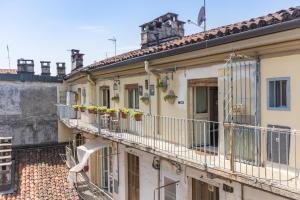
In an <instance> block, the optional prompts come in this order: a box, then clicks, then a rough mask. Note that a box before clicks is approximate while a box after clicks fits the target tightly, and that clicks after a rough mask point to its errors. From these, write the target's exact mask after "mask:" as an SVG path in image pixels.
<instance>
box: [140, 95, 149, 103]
mask: <svg viewBox="0 0 300 200" xmlns="http://www.w3.org/2000/svg"><path fill="white" fill-rule="evenodd" d="M149 99H150V97H149V96H148V95H146V94H145V95H144V96H142V97H141V98H140V100H141V101H142V102H143V103H144V104H148V103H149Z"/></svg>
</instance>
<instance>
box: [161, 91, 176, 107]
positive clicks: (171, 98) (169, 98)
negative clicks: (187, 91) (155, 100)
mask: <svg viewBox="0 0 300 200" xmlns="http://www.w3.org/2000/svg"><path fill="white" fill-rule="evenodd" d="M177 98H178V97H177V96H176V95H175V93H174V91H173V90H170V91H169V93H168V94H167V95H166V96H165V97H164V100H165V101H168V102H169V103H171V104H173V103H175V100H176V99H177Z"/></svg>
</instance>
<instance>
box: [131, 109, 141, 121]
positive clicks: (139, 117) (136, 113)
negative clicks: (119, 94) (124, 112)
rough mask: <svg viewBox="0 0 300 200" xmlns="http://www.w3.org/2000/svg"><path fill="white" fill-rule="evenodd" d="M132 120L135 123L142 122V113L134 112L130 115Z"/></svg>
mask: <svg viewBox="0 0 300 200" xmlns="http://www.w3.org/2000/svg"><path fill="white" fill-rule="evenodd" d="M132 116H133V118H134V119H135V121H142V119H143V112H142V111H139V110H136V111H134V112H133V113H132Z"/></svg>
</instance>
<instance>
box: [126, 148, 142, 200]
mask: <svg viewBox="0 0 300 200" xmlns="http://www.w3.org/2000/svg"><path fill="white" fill-rule="evenodd" d="M127 163H128V191H127V192H128V199H130V200H139V199H140V167H139V157H137V156H135V155H133V154H130V153H128V156H127Z"/></svg>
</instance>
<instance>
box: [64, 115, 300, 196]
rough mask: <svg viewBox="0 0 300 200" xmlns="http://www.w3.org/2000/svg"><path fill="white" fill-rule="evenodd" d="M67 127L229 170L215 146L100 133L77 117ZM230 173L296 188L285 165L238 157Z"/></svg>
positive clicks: (67, 121) (295, 180)
mask: <svg viewBox="0 0 300 200" xmlns="http://www.w3.org/2000/svg"><path fill="white" fill-rule="evenodd" d="M61 121H63V122H64V123H65V124H66V125H67V126H68V127H70V128H76V129H78V130H81V131H85V132H88V133H92V134H95V135H99V136H103V137H105V138H109V139H111V140H114V141H119V142H126V143H129V144H132V145H134V146H141V147H144V148H146V149H147V148H148V149H152V150H155V152H156V153H161V154H163V155H165V156H166V157H168V158H170V157H172V158H173V159H175V160H176V159H178V160H179V159H181V160H184V161H187V162H189V163H193V164H195V165H196V166H199V168H201V169H206V167H207V168H208V169H216V170H221V171H225V172H229V173H232V172H231V171H230V160H229V159H228V158H226V157H225V156H224V155H222V153H221V152H220V148H218V152H217V154H215V153H211V152H208V151H205V150H203V147H201V148H202V149H201V151H200V149H199V148H196V149H191V148H187V147H185V146H184V145H178V144H174V143H171V142H167V141H163V140H158V139H154V138H151V137H146V136H140V135H137V134H130V133H126V132H114V131H109V130H108V129H101V131H100V134H99V131H98V128H97V125H96V124H95V125H93V124H89V123H85V122H83V121H81V120H77V119H63V120H61ZM234 169H235V170H234V173H233V174H234V175H243V176H244V177H247V178H249V179H250V180H252V181H253V182H257V181H259V182H263V183H266V184H267V185H272V186H279V187H281V188H282V187H284V188H289V189H292V190H294V191H298V190H299V186H298V185H299V184H300V180H299V177H298V171H297V170H296V171H295V169H291V168H290V167H289V168H287V166H286V165H278V164H277V166H275V164H274V166H273V167H272V166H267V167H263V166H257V165H254V164H251V163H246V162H243V161H240V160H238V159H236V160H235V162H234Z"/></svg>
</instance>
